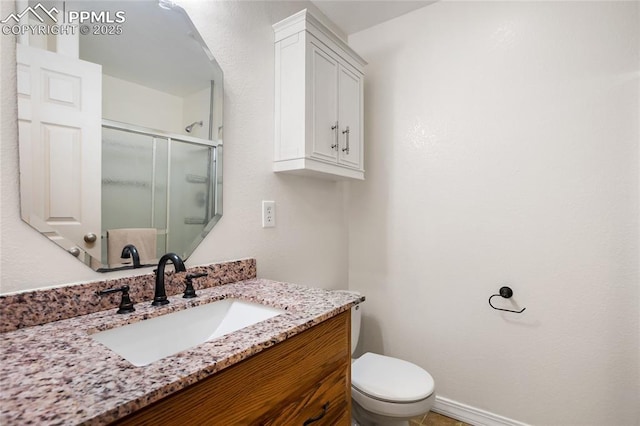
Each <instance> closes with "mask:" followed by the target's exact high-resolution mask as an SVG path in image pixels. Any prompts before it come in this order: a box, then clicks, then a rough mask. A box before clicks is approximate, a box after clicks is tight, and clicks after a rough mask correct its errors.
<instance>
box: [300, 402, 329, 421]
mask: <svg viewBox="0 0 640 426" xmlns="http://www.w3.org/2000/svg"><path fill="white" fill-rule="evenodd" d="M328 408H329V403H328V402H327V403H326V404H324V405H323V406H322V413H320V414H318V415H317V416H315V417H310V418H308V419H307V420H305V422H304V423H303V424H302V426H307V425H310V424H311V423H315V422H317V421H318V420H320V419H321V418H323V417H324V416H325V414H327V409H328Z"/></svg>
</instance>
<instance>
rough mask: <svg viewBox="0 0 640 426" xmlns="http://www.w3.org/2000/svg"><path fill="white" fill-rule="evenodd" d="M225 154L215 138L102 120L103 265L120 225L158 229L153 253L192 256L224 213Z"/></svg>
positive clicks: (123, 226)
mask: <svg viewBox="0 0 640 426" xmlns="http://www.w3.org/2000/svg"><path fill="white" fill-rule="evenodd" d="M221 155H222V145H221V144H218V143H217V142H216V141H210V140H206V139H200V138H195V137H191V136H184V135H175V134H169V133H165V132H162V131H154V130H150V129H146V128H142V127H138V126H133V125H129V124H123V123H119V122H112V121H108V120H103V127H102V264H103V265H107V264H108V261H107V259H108V244H107V231H108V230H111V229H121V228H155V229H156V235H157V239H156V245H157V247H156V256H155V258H158V257H160V256H161V255H162V254H164V253H167V252H174V253H177V254H178V255H180V256H181V257H182V258H186V257H188V256H189V255H190V254H191V252H192V251H193V250H194V249H195V247H196V246H197V245H198V244H199V243H200V241H201V240H202V239H203V238H204V236H206V234H207V233H208V232H209V230H210V229H211V228H212V227H213V225H215V222H217V220H218V219H219V218H220V216H221V215H222V179H221V178H222V170H221V167H220V166H219V165H220V164H221V161H219V160H220V158H221ZM109 266H112V265H109Z"/></svg>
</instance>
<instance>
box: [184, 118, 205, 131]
mask: <svg viewBox="0 0 640 426" xmlns="http://www.w3.org/2000/svg"><path fill="white" fill-rule="evenodd" d="M196 124H197V125H198V126H202V120H200V121H194V122H193V123H191V124H189V125H188V126H187V127H185V128H184V130H185V132H187V133H191V131H192V130H193V126H195V125H196Z"/></svg>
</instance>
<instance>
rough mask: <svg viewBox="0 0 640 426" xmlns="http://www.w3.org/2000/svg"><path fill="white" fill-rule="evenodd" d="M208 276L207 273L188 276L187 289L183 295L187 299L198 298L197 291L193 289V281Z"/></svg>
mask: <svg viewBox="0 0 640 426" xmlns="http://www.w3.org/2000/svg"><path fill="white" fill-rule="evenodd" d="M207 275H208V274H207V273H206V272H202V273H198V274H188V275H187V288H186V289H185V290H184V294H183V295H182V297H183V298H185V299H192V298H194V297H198V295H197V294H196V290H195V289H194V288H193V279H194V278H200V277H206V276H207Z"/></svg>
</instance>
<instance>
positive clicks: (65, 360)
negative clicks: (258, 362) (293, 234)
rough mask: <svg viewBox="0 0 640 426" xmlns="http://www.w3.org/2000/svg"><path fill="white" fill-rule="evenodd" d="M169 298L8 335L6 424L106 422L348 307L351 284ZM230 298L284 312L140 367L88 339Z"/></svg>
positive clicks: (239, 288)
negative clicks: (131, 310)
mask: <svg viewBox="0 0 640 426" xmlns="http://www.w3.org/2000/svg"><path fill="white" fill-rule="evenodd" d="M198 296H199V297H198V298H196V299H183V298H182V297H181V296H180V295H178V296H173V297H169V300H170V302H171V303H170V304H168V305H165V306H161V307H152V306H150V304H149V303H148V302H144V303H138V304H136V306H135V307H136V311H135V312H134V313H132V314H125V315H118V314H116V313H115V311H116V310H115V309H110V310H107V311H102V312H97V313H93V314H89V315H83V316H79V317H75V318H70V319H66V320H62V321H56V322H52V323H48V324H44V325H39V326H33V327H28V328H22V329H20V330H16V331H11V332H7V333H4V334H2V347H1V351H0V374H1V375H2V376H1V377H2V389H1V391H0V397H1V407H0V410H1V411H0V424H2V425H17V424H20V425H23V424H38V425H70V424H95V425H100V424H107V423H110V422H112V421H114V420H116V419H119V418H121V417H124V416H126V415H128V414H130V413H132V412H134V411H136V410H138V409H140V408H142V407H145V406H147V405H149V404H151V403H153V402H155V401H158V400H159V399H161V398H163V397H165V396H167V395H169V394H171V393H174V392H176V391H178V390H180V389H183V388H185V387H187V386H189V385H191V384H193V383H195V382H197V381H199V380H202V379H204V378H206V377H208V376H210V375H212V374H215V373H216V372H218V371H220V370H222V369H224V368H227V367H229V366H231V365H233V364H235V363H237V362H239V361H242V360H243V359H246V358H248V357H250V356H252V355H254V354H256V353H258V352H260V351H262V350H263V349H265V348H268V347H270V346H273V345H275V344H277V343H279V342H281V341H283V340H285V339H287V338H289V337H291V336H294V335H296V334H298V333H300V332H302V331H304V330H306V329H308V328H310V327H312V326H313V325H315V324H318V323H320V322H322V321H324V320H326V319H328V318H331V317H333V316H335V315H337V314H339V313H341V312H344V311H346V310H348V309H349V308H350V307H351V306H353V305H354V304H357V303H359V302H360V301H361V300H364V299H363V298H362V297H361V296H358V295H355V294H352V293H349V292H345V291H330V290H323V289H317V288H309V287H304V286H300V285H296V284H290V283H282V282H275V281H269V280H265V279H251V280H246V281H239V282H236V283H233V284H226V285H221V286H217V287H212V288H208V289H204V290H199V291H198ZM225 298H238V299H242V300H246V301H251V302H258V303H262V304H265V305H268V306H273V307H276V308H280V309H283V310H286V312H285V313H284V314H281V315H278V316H276V317H273V318H270V319H268V320H266V321H262V322H260V323H257V324H254V325H252V326H249V327H246V328H244V329H241V330H238V331H236V332H233V333H230V334H228V335H226V336H222V337H220V338H217V339H214V340H211V341H208V342H206V343H203V344H201V345H199V346H197V347H194V348H192V349H188V350H186V351H183V352H180V353H178V354H175V355H172V356H169V357H166V358H163V359H161V360H159V361H156V362H154V363H151V364H149V365H147V366H143V367H135V366H134V365H132V364H131V363H129V362H128V361H126V360H125V359H124V358H122V357H120V356H119V355H118V354H116V353H115V352H112V351H111V350H110V349H108V348H107V347H105V346H103V345H102V344H100V343H98V342H97V341H95V340H93V339H92V338H91V337H90V334H93V333H95V332H98V331H102V330H106V329H109V328H114V327H117V326H121V325H124V324H127V323H132V322H137V321H140V320H143V319H147V318H151V317H155V316H159V315H163V314H167V313H170V312H173V311H177V310H181V309H185V308H187V307H192V306H197V305H201V304H205V303H209V302H212V301H215V300H220V299H225Z"/></svg>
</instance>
